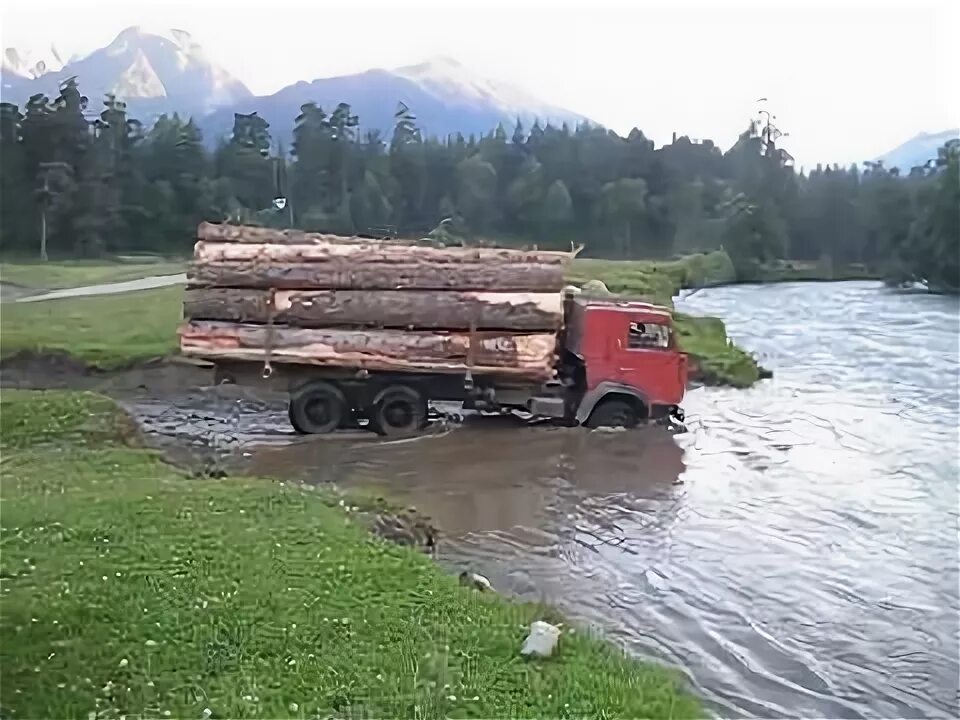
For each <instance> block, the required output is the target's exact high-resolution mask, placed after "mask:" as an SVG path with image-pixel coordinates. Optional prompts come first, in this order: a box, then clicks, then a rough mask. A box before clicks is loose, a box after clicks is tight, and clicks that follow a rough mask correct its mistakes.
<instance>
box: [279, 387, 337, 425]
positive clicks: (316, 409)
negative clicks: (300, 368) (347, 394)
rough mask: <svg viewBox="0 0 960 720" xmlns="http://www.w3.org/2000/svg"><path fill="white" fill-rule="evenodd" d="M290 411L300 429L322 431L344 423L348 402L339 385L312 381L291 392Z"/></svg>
mask: <svg viewBox="0 0 960 720" xmlns="http://www.w3.org/2000/svg"><path fill="white" fill-rule="evenodd" d="M287 415H288V416H289V418H290V424H291V425H293V429H294V430H296V431H297V432H299V433H304V434H307V435H320V434H323V433H328V432H333V431H334V430H336V429H337V428H338V427H340V425H341V424H342V423H343V422H344V420H346V416H347V404H346V401H345V400H344V398H343V393H342V392H340V390H339V389H338V388H337V387H336V386H335V385H331V384H330V383H326V382H312V383H307V384H306V385H304V386H303V387H300V388H297V389H296V390H294V391H293V392H292V393H291V394H290V406H289V408H288V411H287Z"/></svg>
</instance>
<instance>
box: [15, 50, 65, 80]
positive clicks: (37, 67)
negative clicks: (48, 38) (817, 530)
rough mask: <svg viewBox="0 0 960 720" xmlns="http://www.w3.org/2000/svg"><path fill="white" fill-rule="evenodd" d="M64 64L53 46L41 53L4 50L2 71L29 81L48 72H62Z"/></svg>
mask: <svg viewBox="0 0 960 720" xmlns="http://www.w3.org/2000/svg"><path fill="white" fill-rule="evenodd" d="M65 64H66V63H65V62H64V60H63V57H62V55H61V54H60V52H59V51H58V50H57V48H56V46H54V45H51V46H50V47H49V48H47V49H46V50H44V51H43V52H30V51H29V50H18V49H17V48H6V49H5V50H4V51H3V60H2V67H3V70H4V71H5V72H10V73H12V74H14V75H17V76H19V77H23V78H28V79H30V80H34V79H36V78H38V77H40V76H41V75H43V74H45V73H48V72H57V71H58V70H62V69H63V66H64V65H65Z"/></svg>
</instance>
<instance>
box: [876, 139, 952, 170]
mask: <svg viewBox="0 0 960 720" xmlns="http://www.w3.org/2000/svg"><path fill="white" fill-rule="evenodd" d="M957 137H960V128H953V129H952V130H944V131H943V132H938V133H920V134H918V135H916V136H914V137H912V138H910V139H909V140H907V141H906V142H905V143H903V144H901V145H898V146H897V147H895V148H894V149H893V150H890V151H889V152H887V153H885V154H883V155H881V156H880V157H879V158H878V160H881V161H883V164H884V166H885V167H888V168H899V169H900V172H901V173H908V172H910V168H912V167H915V166H917V165H923V164H924V163H925V162H927V161H928V160H934V159H936V157H937V150H938V149H939V148H941V147H943V145H944V144H945V143H946V142H947V141H948V140H951V139H955V138H957Z"/></svg>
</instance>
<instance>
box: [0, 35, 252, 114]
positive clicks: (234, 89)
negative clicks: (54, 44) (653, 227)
mask: <svg viewBox="0 0 960 720" xmlns="http://www.w3.org/2000/svg"><path fill="white" fill-rule="evenodd" d="M57 57H58V59H59V56H57ZM71 76H76V77H77V80H78V82H79V84H80V89H81V91H82V92H83V93H84V95H86V96H87V97H89V98H90V99H91V103H98V102H99V99H100V98H102V97H103V96H104V95H106V94H107V93H114V94H116V95H117V96H118V97H120V98H122V99H123V100H126V101H127V104H128V106H129V108H130V111H131V114H132V115H135V116H137V117H138V118H139V119H140V120H144V121H149V120H151V119H152V118H153V117H155V116H156V115H157V114H158V113H160V112H167V111H174V110H177V111H179V112H182V113H189V114H197V115H200V114H204V113H207V112H209V111H210V110H212V109H214V108H216V107H218V106H221V105H227V104H231V103H235V102H238V101H240V100H243V99H244V98H249V97H251V93H250V91H249V90H248V89H247V87H246V86H245V85H244V84H243V83H242V82H240V81H239V80H238V79H236V78H235V77H233V76H232V75H230V73H228V72H227V71H226V70H224V69H223V68H221V67H219V66H218V65H216V64H215V63H213V62H211V61H210V60H209V59H208V58H207V57H206V55H205V54H204V52H203V49H202V48H201V47H200V46H199V45H198V44H197V43H196V42H195V41H194V40H193V38H192V37H190V34H189V33H187V32H184V31H183V30H171V31H170V32H169V33H168V34H166V35H156V34H151V33H145V32H142V31H141V30H140V28H138V27H129V28H127V29H126V30H124V31H123V32H121V33H120V34H119V35H117V37H116V38H115V39H114V40H113V42H111V43H110V44H109V45H107V46H106V47H104V48H100V49H99V50H95V51H94V52H92V53H90V54H89V55H87V56H86V57H83V58H79V59H73V60H70V61H69V62H67V63H65V64H64V63H62V62H61V63H60V66H59V67H57V66H56V65H53V66H51V65H50V64H47V63H46V62H43V64H42V65H41V64H33V65H31V64H30V62H29V58H28V56H26V55H25V54H24V53H21V52H18V51H17V50H16V49H14V48H8V49H7V50H6V51H5V52H4V58H3V65H2V67H0V78H2V85H3V99H4V100H5V101H7V102H15V103H18V104H21V105H22V104H23V103H24V102H26V100H27V98H28V97H30V95H33V94H34V93H38V92H42V93H45V94H46V95H48V96H50V97H55V96H56V95H57V91H58V88H59V85H60V82H61V81H63V80H64V79H66V78H69V77H71ZM92 106H93V107H99V105H98V104H94V105H92Z"/></svg>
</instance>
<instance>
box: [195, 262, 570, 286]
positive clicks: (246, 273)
mask: <svg viewBox="0 0 960 720" xmlns="http://www.w3.org/2000/svg"><path fill="white" fill-rule="evenodd" d="M563 285H564V280H563V267H562V266H560V265H542V264H539V263H518V264H515V265H487V264H483V263H462V264H461V263H457V264H451V263H435V262H430V261H427V262H418V263H397V264H393V263H373V262H361V263H347V262H329V263H304V264H295V263H279V264H270V265H263V264H259V263H245V262H203V263H194V264H193V265H192V266H191V267H190V269H189V271H188V275H187V286H188V287H254V288H277V289H284V290H298V289H304V288H329V289H342V290H453V289H458V290H489V291H529V292H559V291H560V290H561V289H562V288H563Z"/></svg>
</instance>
